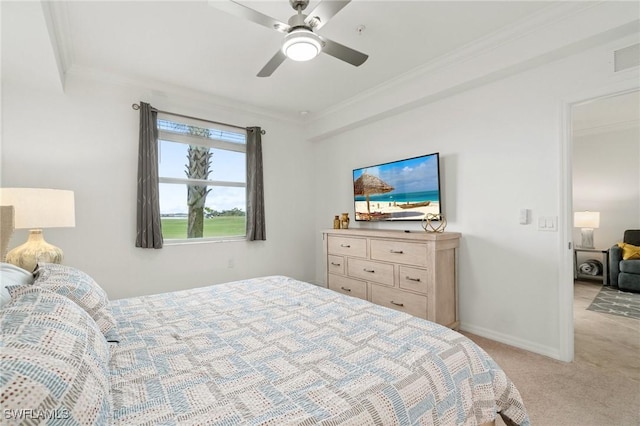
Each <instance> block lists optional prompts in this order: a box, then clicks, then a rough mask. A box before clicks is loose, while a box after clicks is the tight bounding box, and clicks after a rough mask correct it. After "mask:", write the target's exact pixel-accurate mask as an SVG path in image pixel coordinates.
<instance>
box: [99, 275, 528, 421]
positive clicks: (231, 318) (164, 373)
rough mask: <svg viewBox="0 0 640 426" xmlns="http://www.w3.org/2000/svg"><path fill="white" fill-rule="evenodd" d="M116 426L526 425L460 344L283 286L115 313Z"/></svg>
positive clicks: (450, 335) (272, 280) (479, 357)
mask: <svg viewBox="0 0 640 426" xmlns="http://www.w3.org/2000/svg"><path fill="white" fill-rule="evenodd" d="M112 309H113V314H114V316H115V317H116V320H117V321H118V328H119V333H120V343H119V344H118V345H115V346H113V347H112V356H111V362H110V369H111V392H112V398H113V406H114V420H115V423H116V424H127V425H130V424H149V425H157V424H170V425H174V424H180V425H182V424H216V425H237V424H248V425H284V424H295V425H314V424H322V425H358V426H360V425H367V424H377V425H431V424H433V425H451V424H469V425H474V424H481V423H484V422H489V421H492V420H494V419H495V417H496V412H501V413H502V415H503V416H506V417H508V418H509V419H511V420H512V421H513V422H515V423H516V424H522V425H527V424H529V420H528V417H527V414H526V411H525V408H524V405H523V403H522V400H521V398H520V395H519V393H518V391H517V389H516V388H515V387H514V385H513V384H512V383H511V381H510V380H509V379H508V378H507V377H506V375H505V373H504V372H503V371H502V370H501V369H500V368H499V367H498V366H497V365H496V364H495V362H494V361H493V360H492V359H491V358H490V357H489V356H488V355H487V354H486V353H485V352H484V351H483V350H482V349H481V348H480V347H478V346H477V345H475V344H474V343H473V342H471V341H470V340H469V339H467V338H466V337H464V336H462V335H460V334H459V333H457V332H455V331H453V330H449V329H447V328H444V327H441V326H439V325H437V324H434V323H431V322H428V321H425V320H422V319H419V318H415V317H412V316H410V315H407V314H404V313H401V312H397V311H394V310H391V309H387V308H384V307H380V306H377V305H374V304H371V303H369V302H366V301H363V300H360V299H357V298H352V297H348V296H343V295H341V294H338V293H335V292H333V291H331V290H327V289H324V288H320V287H317V286H314V285H312V284H308V283H304V282H300V281H296V280H294V279H291V278H287V277H282V276H273V277H265V278H256V279H250V280H245V281H237V282H232V283H227V284H220V285H214V286H210V287H204V288H198V289H192V290H186V291H179V292H174V293H165V294H158V295H153V296H144V297H137V298H130V299H122V300H116V301H113V302H112Z"/></svg>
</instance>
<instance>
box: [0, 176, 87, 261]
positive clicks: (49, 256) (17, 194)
mask: <svg viewBox="0 0 640 426" xmlns="http://www.w3.org/2000/svg"><path fill="white" fill-rule="evenodd" d="M0 205H4V206H13V207H14V209H15V210H14V211H15V214H14V217H15V228H16V229H29V230H30V231H29V238H28V240H27V242H26V243H24V244H22V245H20V246H18V247H16V248H14V249H13V250H11V251H10V252H9V253H7V257H6V261H7V262H8V263H11V264H14V265H16V266H19V267H21V268H22V269H25V270H27V271H33V270H34V269H35V268H36V265H37V264H38V262H46V263H61V262H62V257H63V253H62V250H60V249H59V248H58V247H56V246H54V245H51V244H49V243H47V242H46V241H45V240H44V237H43V234H42V229H43V228H64V227H74V226H75V206H74V196H73V191H67V190H60V189H44V188H0Z"/></svg>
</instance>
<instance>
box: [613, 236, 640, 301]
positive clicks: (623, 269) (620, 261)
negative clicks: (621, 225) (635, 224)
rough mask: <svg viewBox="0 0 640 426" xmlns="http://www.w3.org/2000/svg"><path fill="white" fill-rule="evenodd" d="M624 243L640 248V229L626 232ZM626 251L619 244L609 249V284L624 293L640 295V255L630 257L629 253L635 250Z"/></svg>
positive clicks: (628, 249)
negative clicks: (631, 292) (630, 292)
mask: <svg viewBox="0 0 640 426" xmlns="http://www.w3.org/2000/svg"><path fill="white" fill-rule="evenodd" d="M622 242H623V243H625V244H629V245H632V246H636V247H640V229H628V230H626V231H624V238H623V240H622ZM625 249H626V250H625ZM625 249H623V248H622V247H620V245H618V244H616V245H614V246H613V247H611V248H610V249H609V274H610V275H609V284H610V285H611V286H612V287H618V288H619V289H620V290H623V291H633V292H639V293H640V254H638V253H636V254H635V255H632V256H629V254H628V253H630V252H633V251H634V250H633V248H628V247H626V248H625ZM625 251H626V252H627V256H625ZM625 257H627V259H625Z"/></svg>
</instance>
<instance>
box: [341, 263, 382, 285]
mask: <svg viewBox="0 0 640 426" xmlns="http://www.w3.org/2000/svg"><path fill="white" fill-rule="evenodd" d="M347 275H349V276H350V277H355V278H361V279H363V280H367V281H375V282H377V283H381V284H385V285H390V286H393V265H390V264H388V263H380V262H372V261H370V260H364V259H347Z"/></svg>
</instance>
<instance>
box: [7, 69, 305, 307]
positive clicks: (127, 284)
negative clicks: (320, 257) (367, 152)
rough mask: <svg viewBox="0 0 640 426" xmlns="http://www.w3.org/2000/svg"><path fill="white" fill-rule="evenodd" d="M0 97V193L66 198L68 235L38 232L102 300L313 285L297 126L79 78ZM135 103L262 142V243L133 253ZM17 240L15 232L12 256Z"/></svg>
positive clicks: (211, 103)
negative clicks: (249, 131)
mask: <svg viewBox="0 0 640 426" xmlns="http://www.w3.org/2000/svg"><path fill="white" fill-rule="evenodd" d="M3 83H5V82H4V81H3ZM2 89H3V92H2V107H3V111H2V113H3V116H2V162H1V166H2V167H1V169H2V171H1V179H2V186H4V187H13V186H16V187H20V186H24V187H29V186H33V187H50V188H60V189H71V190H73V191H75V200H76V227H75V228H67V229H47V230H45V237H46V239H47V240H48V241H49V242H50V243H52V244H55V245H57V246H59V247H60V248H62V249H63V250H64V252H65V263H67V264H69V265H74V266H76V267H78V268H80V269H82V270H84V271H86V272H87V273H89V274H90V275H91V276H93V277H94V278H95V279H96V280H97V281H98V283H100V284H101V285H102V286H103V287H104V288H105V289H106V291H107V293H108V294H109V296H110V297H111V298H121V297H128V296H133V295H140V294H150V293H158V292H164V291H172V290H179V289H183V288H190V287H196V286H203V285H208V284H214V283H220V282H225V281H230V280H236V279H243V278H248V277H254V276H260V275H268V274H285V275H290V276H293V277H296V278H300V279H304V280H308V281H312V280H313V278H314V272H315V270H314V261H315V259H314V257H313V255H312V254H310V253H313V247H314V245H313V235H312V234H313V205H314V202H313V201H315V200H316V198H315V197H314V196H313V194H312V192H311V191H310V190H309V189H310V188H311V187H312V186H313V185H312V182H313V176H312V174H310V173H309V169H310V168H311V156H310V152H311V145H310V144H309V143H308V142H304V141H303V137H302V132H301V129H300V128H299V127H298V126H296V125H293V124H291V123H288V122H283V121H280V120H277V119H274V118H271V117H269V116H264V115H260V114H256V113H249V112H243V111H242V110H238V109H234V108H230V107H228V106H225V107H220V106H217V104H216V103H215V102H216V100H215V99H209V100H207V99H193V98H188V97H184V96H180V95H176V94H168V93H166V92H163V91H162V87H159V88H158V89H157V90H147V89H142V88H136V87H132V86H131V85H128V84H116V83H108V82H105V81H104V80H103V82H101V83H96V82H94V81H91V80H89V79H86V78H81V77H78V76H76V77H74V78H70V79H68V81H67V85H66V89H65V93H64V94H62V93H60V92H59V90H58V91H46V90H42V89H41V88H35V87H30V86H29V85H25V84H24V83H22V84H16V83H12V84H3V87H2ZM141 100H142V101H146V102H150V103H151V104H152V105H154V106H155V107H157V108H159V109H162V110H167V111H175V112H179V113H182V114H187V115H192V116H196V117H203V118H209V119H212V120H216V121H222V122H227V123H235V124H239V125H259V126H261V127H263V128H264V129H265V130H266V131H267V134H266V135H265V136H264V137H263V157H264V176H265V204H266V218H267V224H266V232H267V241H265V242H257V241H256V242H245V241H239V242H224V243H220V242H219V243H201V244H188V245H180V246H165V247H164V248H163V249H161V250H153V249H140V248H135V247H134V243H135V236H136V230H135V215H136V173H137V171H136V170H137V151H138V120H139V114H138V113H137V112H136V111H134V110H132V108H131V104H132V103H134V102H135V103H137V102H139V101H141ZM26 235H27V234H26V231H24V230H20V231H16V233H15V234H14V236H13V238H12V242H11V246H12V247H13V246H16V245H18V244H21V243H22V242H24V241H25V240H26ZM230 264H233V267H230Z"/></svg>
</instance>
